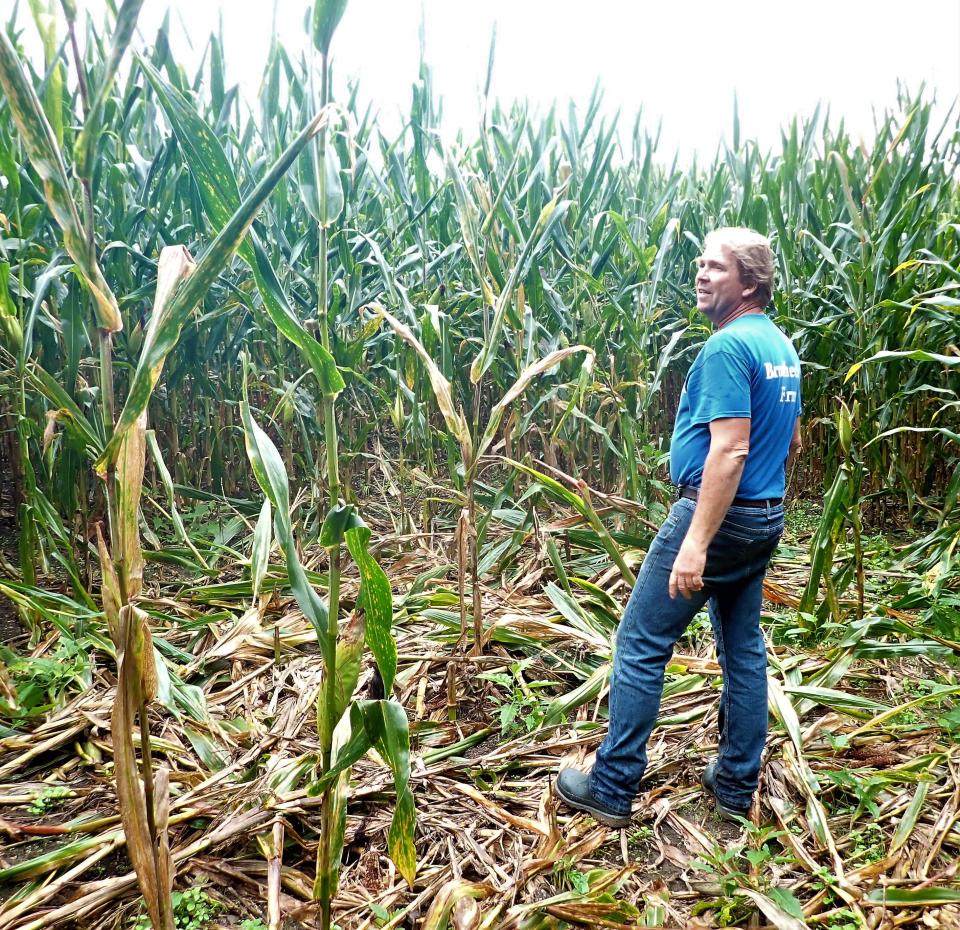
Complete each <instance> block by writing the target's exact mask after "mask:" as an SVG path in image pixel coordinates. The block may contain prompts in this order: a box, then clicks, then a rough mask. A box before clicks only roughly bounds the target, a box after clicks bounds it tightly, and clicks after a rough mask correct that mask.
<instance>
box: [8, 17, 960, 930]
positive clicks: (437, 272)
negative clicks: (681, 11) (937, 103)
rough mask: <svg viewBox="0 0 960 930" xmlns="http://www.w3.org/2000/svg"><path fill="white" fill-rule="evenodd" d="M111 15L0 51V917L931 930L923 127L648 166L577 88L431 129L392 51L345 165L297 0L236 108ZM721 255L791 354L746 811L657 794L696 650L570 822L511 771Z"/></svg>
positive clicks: (425, 79)
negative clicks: (541, 107) (712, 238)
mask: <svg viewBox="0 0 960 930" xmlns="http://www.w3.org/2000/svg"><path fill="white" fill-rule="evenodd" d="M142 4H143V0H123V2H122V3H121V4H120V5H119V7H118V8H114V9H113V10H112V11H111V12H110V14H109V15H108V19H107V21H106V22H102V23H99V22H94V21H93V20H92V19H91V18H90V17H89V16H80V15H78V14H77V12H76V10H75V9H74V5H73V3H72V2H66V0H64V2H62V3H61V4H54V3H53V0H49V3H47V2H45V0H33V2H31V3H30V4H29V11H26V10H25V11H20V13H19V14H18V12H17V10H16V9H15V10H14V12H13V15H12V16H11V18H10V20H9V21H8V22H6V23H5V24H4V25H3V27H2V30H0V87H2V90H3V96H2V99H0V359H2V364H0V836H3V837H4V845H3V846H0V927H2V928H7V927H9V928H16V930H39V928H42V927H57V926H62V927H84V928H87V927H90V928H94V927H95V928H108V927H110V928H113V927H136V928H139V927H144V928H148V927H153V928H156V930H172V928H174V927H183V928H187V927H189V928H191V930H200V928H201V927H205V926H209V927H216V926H221V927H241V928H246V930H255V928H267V927H269V928H270V930H277V928H280V927H300V926H317V927H322V928H323V930H329V928H331V927H334V926H338V927H340V928H342V930H347V928H374V927H385V928H399V927H410V928H413V927H418V928H419V927H422V928H429V930H443V928H445V927H450V928H457V930H466V928H485V930H493V928H505V930H506V928H516V930H553V928H557V930H559V928H566V927H582V926H586V927H600V926H603V927H617V926H623V927H641V926H643V927H655V926H668V927H692V926H700V927H717V926H751V927H776V928H778V930H784V928H788V930H798V928H803V927H822V928H832V930H848V928H861V927H862V928H868V927H869V928H872V930H876V928H891V930H892V928H894V927H921V926H923V927H944V928H948V927H960V880H958V876H957V861H958V857H960V750H958V746H960V700H958V695H960V679H958V671H957V670H958V661H957V660H958V655H960V566H958V565H957V564H956V563H955V556H956V549H957V543H958V540H960V509H958V497H960V468H958V460H960V418H958V413H957V411H958V407H960V398H958V395H957V384H956V376H955V372H954V369H955V366H957V365H958V364H960V351H958V349H957V346H958V345H960V323H958V316H957V311H958V308H960V222H958V217H960V184H958V177H960V174H958V168H960V124H958V120H957V116H956V111H955V110H950V112H949V114H948V115H947V117H946V120H945V121H944V122H939V121H937V120H935V119H934V117H933V114H934V112H935V108H934V105H933V101H932V100H931V99H929V98H928V96H925V95H924V94H923V93H922V92H910V91H908V90H907V89H906V88H904V89H902V90H901V92H900V95H899V98H898V99H897V100H896V101H895V102H892V103H891V105H890V106H889V108H888V109H887V110H886V111H885V112H883V113H882V114H881V115H880V116H878V118H877V123H876V127H875V134H874V136H873V138H872V139H868V140H866V141H862V140H860V139H854V138H852V137H851V135H850V134H849V133H848V132H847V131H846V130H845V129H844V126H843V124H842V122H840V121H837V120H836V119H832V118H829V117H828V116H827V115H826V113H825V112H822V111H820V110H818V111H816V112H814V113H812V114H808V115H806V116H804V117H801V116H798V117H796V118H793V119H791V120H790V121H789V122H787V123H786V125H785V126H784V129H783V133H782V139H781V143H780V144H779V145H778V146H776V147H774V148H773V149H772V150H769V151H767V150H764V149H761V148H760V146H759V145H758V144H757V143H756V142H755V141H753V140H750V139H746V138H742V137H741V133H740V128H739V125H738V124H737V122H736V111H735V109H734V117H733V120H734V122H733V126H732V135H731V139H732V141H731V143H730V144H729V145H722V146H721V147H720V148H719V149H718V150H717V153H716V155H715V157H714V158H713V160H712V161H703V162H698V161H694V162H693V163H691V164H688V165H681V164H679V163H678V162H676V161H674V163H673V164H669V165H668V164H667V163H666V162H665V161H664V160H663V158H662V153H661V152H659V151H658V139H657V135H656V134H655V133H653V132H652V131H651V130H650V129H649V128H648V127H647V126H646V125H645V124H644V123H643V122H642V121H640V120H638V121H637V122H636V124H634V125H632V126H625V125H623V124H622V123H620V122H618V121H616V120H613V119H611V118H610V117H609V116H605V115H604V108H603V105H602V91H601V90H599V89H598V90H597V91H595V92H594V94H593V95H592V96H591V97H590V98H589V99H588V100H586V101H585V102H582V103H581V104H579V105H576V106H575V105H572V104H571V105H570V106H569V107H567V106H566V104H564V105H562V106H561V105H556V106H554V107H553V108H552V109H550V110H549V111H548V112H546V113H542V114H541V113H534V112H533V110H532V108H531V106H530V105H529V104H528V103H526V102H524V101H522V100H521V101H515V102H513V103H511V104H510V105H509V106H506V105H504V104H502V103H501V102H499V101H497V100H494V99H490V98H489V96H487V97H485V99H484V106H483V115H482V119H481V123H480V125H479V126H477V127H476V131H475V132H474V133H473V134H472V135H470V136H469V138H465V136H464V134H461V135H460V136H459V137H458V138H457V140H456V141H450V142H448V141H446V136H445V135H444V134H443V133H441V132H440V126H441V104H440V93H439V90H438V89H437V88H435V87H434V86H433V81H432V76H431V71H430V66H429V63H428V61H427V60H426V58H425V57H424V56H423V55H422V57H421V63H420V68H419V73H418V74H417V75H416V76H415V78H414V80H413V81H412V86H411V98H410V104H409V110H408V112H407V114H406V118H405V127H404V129H403V130H402V132H400V134H399V135H397V136H395V137H389V138H388V137H385V135H384V134H383V133H382V132H381V130H380V128H379V126H378V125H377V123H376V121H375V120H374V119H373V118H372V117H371V115H370V111H369V110H365V109H362V108H361V107H360V106H359V105H358V99H359V89H358V88H357V87H356V86H354V85H346V86H344V85H342V84H340V83H338V81H337V80H335V79H334V75H333V74H332V72H331V68H330V54H331V47H333V48H335V47H336V32H337V29H338V26H340V21H341V17H342V16H343V13H344V11H345V9H346V7H347V0H316V2H315V4H314V6H313V7H311V8H310V9H309V10H305V13H306V16H305V20H304V21H305V24H306V28H307V29H308V30H309V32H310V37H311V40H312V41H311V43H310V51H309V53H308V54H305V55H304V56H302V57H300V58H293V57H291V56H290V55H289V54H288V52H287V50H286V49H285V48H284V46H283V45H282V44H281V43H280V42H279V41H278V40H277V39H276V37H275V38H274V41H273V43H272V45H271V51H270V55H269V58H268V61H267V64H266V68H265V71H264V74H263V80H262V87H261V93H260V94H259V96H258V98H257V99H256V100H255V101H246V100H244V99H243V98H242V97H241V95H240V94H239V92H238V89H237V88H236V87H231V86H228V83H227V81H226V79H225V69H224V62H225V59H226V56H228V55H229V54H230V49H229V48H224V45H223V42H222V40H221V38H220V37H219V36H218V35H212V36H211V37H210V38H209V41H208V43H207V45H206V49H205V54H204V57H203V63H202V65H201V66H200V68H199V70H198V71H197V72H196V73H195V74H192V73H188V72H187V71H186V70H185V68H184V67H183V66H182V65H181V64H179V63H178V60H177V57H176V56H177V50H176V48H174V47H173V44H172V40H171V32H170V29H169V28H168V26H167V25H164V26H163V27H162V28H161V30H160V32H159V33H158V34H157V35H156V36H155V37H152V36H143V35H141V34H140V33H139V32H138V30H137V19H138V15H139V13H140V9H141V6H142ZM28 31H32V35H33V36H39V39H40V43H39V46H38V48H41V49H42V55H40V54H38V55H35V56H31V55H29V54H27V52H26V48H27V47H28V43H27V42H26V34H27V32H28ZM29 47H32V45H30V46H29ZM495 67H496V48H495V44H491V50H490V68H491V69H493V68H495ZM486 86H487V87H489V86H490V75H489V74H488V75H487V80H486ZM440 90H442V89H440ZM727 225H735V226H749V227H752V228H754V229H757V230H760V231H761V232H763V233H765V234H767V235H769V237H770V239H771V242H772V245H773V247H774V252H775V255H776V260H777V286H776V289H775V294H774V301H773V305H772V308H770V310H769V312H770V314H771V316H772V317H773V319H774V320H775V321H776V322H777V324H778V325H779V326H780V327H781V328H782V329H783V330H784V331H785V332H787V333H788V334H790V336H791V338H792V339H793V341H794V344H795V345H796V347H797V350H798V352H799V355H800V357H801V359H802V361H803V393H804V414H803V432H804V435H803V442H804V451H803V453H802V454H801V456H800V458H799V460H798V461H797V462H796V463H795V464H794V468H793V473H792V475H790V481H789V488H790V498H791V503H790V508H791V509H790V511H789V514H788V532H787V534H786V536H785V537H784V541H783V543H782V544H781V547H780V549H779V551H778V554H777V556H776V557H775V560H774V562H773V564H772V566H771V570H770V573H769V575H768V577H767V580H766V582H765V587H764V594H765V603H764V632H765V635H766V638H767V643H768V661H769V674H770V679H769V680H770V712H771V735H770V740H769V742H768V746H767V752H766V756H765V763H764V770H763V773H762V776H761V788H760V792H759V805H758V806H757V807H756V812H757V814H756V816H755V817H754V820H753V822H751V823H746V824H744V825H743V827H742V828H739V827H736V828H735V827H731V826H730V825H718V823H717V822H716V820H715V819H714V818H713V817H712V815H711V814H710V813H709V810H708V809H707V808H706V807H705V806H704V804H703V799H702V795H701V793H700V790H699V788H698V785H697V776H696V773H697V772H698V771H699V769H700V768H702V765H703V763H704V762H705V761H707V760H709V758H710V757H711V754H712V753H713V752H714V751H715V748H716V742H717V712H718V705H719V700H718V699H719V680H720V666H719V665H718V663H717V661H716V655H715V652H714V646H713V642H712V639H711V636H710V631H709V625H708V624H707V623H706V621H705V620H704V621H703V622H700V620H697V621H695V623H694V624H693V626H691V628H690V630H689V631H688V633H687V635H686V636H685V637H684V639H683V640H681V642H680V643H679V644H678V652H677V653H676V654H675V656H674V659H673V662H672V664H671V665H670V666H669V667H668V670H667V681H666V689H665V692H664V703H663V706H662V708H661V717H660V719H659V721H658V726H657V729H656V730H655V732H654V736H653V739H652V742H651V755H650V759H651V764H650V767H649V769H648V775H647V778H646V779H645V782H644V788H643V794H642V795H641V804H640V806H639V807H638V808H636V809H635V812H634V819H633V824H632V827H631V828H630V829H628V830H625V831H611V830H609V829H606V828H604V827H602V826H600V825H598V824H597V823H596V822H594V821H593V820H591V819H590V818H589V817H588V816H585V815H580V814H578V815H576V816H570V814H569V811H565V810H563V809H562V808H558V804H557V800H556V798H555V797H554V794H553V791H552V788H551V784H552V777H553V775H554V774H555V772H556V770H557V768H558V766H559V764H560V762H561V760H567V761H570V762H573V763H577V764H578V763H581V762H583V761H584V759H586V758H587V757H588V756H589V754H590V753H591V752H593V751H594V750H595V749H596V747H597V746H598V745H599V743H600V741H601V740H602V738H603V735H604V732H605V730H606V702H605V698H606V693H607V687H608V675H609V668H610V658H611V641H612V636H613V634H614V632H615V630H616V627H617V623H618V622H619V618H620V613H621V611H622V609H623V606H624V604H625V603H626V599H627V597H628V596H629V593H630V590H631V587H632V584H633V581H634V579H635V572H636V570H637V567H638V566H639V564H640V562H641V561H642V558H643V554H644V552H645V550H646V548H647V546H648V545H649V543H650V540H651V539H652V536H653V534H654V533H655V532H656V529H657V526H658V524H659V522H661V520H662V518H663V516H664V515H665V513H666V510H667V509H668V508H669V504H670V501H671V497H672V495H673V493H674V491H673V489H671V487H670V486H669V482H668V480H667V469H666V461H667V456H668V453H669V443H670V436H671V431H672V425H673V420H674V415H675V413H676V409H677V404H678V400H679V395H680V391H681V388H682V386H683V383H684V377H685V374H686V371H687V369H688V367H689V365H690V363H691V362H692V360H693V358H694V357H695V356H696V353H697V351H698V349H699V348H700V346H701V345H702V344H703V342H704V341H705V340H706V338H707V337H708V336H709V334H710V331H711V330H710V326H709V324H708V322H707V321H706V320H705V319H704V318H703V317H702V316H699V315H698V313H697V311H696V309H695V308H696V300H695V296H694V273H695V266H696V259H697V257H698V255H699V254H700V251H701V247H702V242H703V238H704V236H705V235H706V234H707V233H708V232H709V231H710V230H711V229H713V228H715V227H718V226H727Z"/></svg>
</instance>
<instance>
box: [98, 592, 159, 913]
mask: <svg viewBox="0 0 960 930" xmlns="http://www.w3.org/2000/svg"><path fill="white" fill-rule="evenodd" d="M146 619H147V615H146V614H145V613H144V612H143V611H142V610H139V609H138V608H136V607H133V606H131V605H129V604H127V605H125V606H124V607H122V608H121V610H120V621H119V631H118V643H117V665H118V681H117V697H116V700H115V701H114V704H113V713H112V714H111V720H110V732H111V736H112V738H113V759H114V768H115V772H116V778H117V800H118V801H119V806H120V819H121V821H122V822H123V832H124V834H125V835H126V838H127V852H128V854H129V856H130V861H131V862H132V863H133V866H134V869H135V870H136V873H137V881H138V882H139V884H140V891H141V892H142V894H143V900H144V903H145V905H146V908H147V913H148V915H149V916H150V921H151V922H152V924H153V926H154V927H155V928H161V930H172V927H173V924H172V923H167V924H164V922H163V917H162V916H161V912H162V909H161V905H160V897H161V895H162V893H163V891H162V888H161V883H160V875H158V872H157V855H156V850H155V849H154V846H153V841H152V838H151V836H150V828H149V822H148V820H147V803H146V797H145V795H144V791H143V785H142V783H141V781H140V775H139V771H138V768H137V757H136V753H135V752H134V749H133V727H134V720H135V718H136V715H137V710H138V708H139V706H140V700H141V696H142V695H143V692H144V690H145V689H144V688H143V687H142V685H141V683H142V682H143V680H144V677H145V674H144V673H145V672H147V674H150V672H149V671H148V670H147V669H145V665H146V663H147V662H149V664H150V668H151V669H152V665H153V649H152V647H149V641H147V640H145V638H144V630H145V629H146ZM148 647H149V649H148ZM152 677H153V680H154V682H155V681H156V671H155V670H152ZM141 723H142V724H143V725H144V726H145V725H146V721H141ZM164 880H165V881H166V877H164Z"/></svg>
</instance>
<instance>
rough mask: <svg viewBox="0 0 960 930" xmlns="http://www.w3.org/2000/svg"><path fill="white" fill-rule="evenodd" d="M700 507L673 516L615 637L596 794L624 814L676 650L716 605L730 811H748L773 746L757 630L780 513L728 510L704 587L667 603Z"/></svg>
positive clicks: (721, 792)
mask: <svg viewBox="0 0 960 930" xmlns="http://www.w3.org/2000/svg"><path fill="white" fill-rule="evenodd" d="M695 508H696V503H695V502H694V501H692V500H687V499H686V498H681V499H680V500H678V501H677V502H676V503H675V504H674V505H673V507H672V508H671V509H670V513H669V515H668V516H667V519H666V521H665V522H664V524H663V526H661V527H660V531H659V532H658V533H657V535H656V538H655V539H654V540H653V543H652V544H651V546H650V550H649V552H648V553H647V557H646V558H645V559H644V560H643V565H642V567H641V569H640V574H639V576H638V577H637V583H636V585H635V586H634V589H633V593H632V594H631V595H630V601H629V603H628V604H627V609H626V611H625V612H624V615H623V620H622V621H621V623H620V628H619V630H618V632H617V643H616V650H615V653H614V661H613V676H612V678H611V682H610V728H609V730H608V732H607V736H606V738H605V739H604V741H603V744H602V745H601V746H600V749H599V750H598V751H597V759H596V763H595V765H594V767H593V772H592V773H591V777H590V788H591V791H592V792H593V794H594V796H595V797H596V798H598V799H599V800H601V801H603V802H604V803H605V804H607V805H609V806H610V807H611V808H612V809H614V810H616V811H617V812H619V813H627V812H629V810H630V806H631V804H632V802H633V798H634V796H635V795H636V794H637V792H638V790H639V788H640V779H641V778H642V777H643V772H644V769H645V768H646V765H647V750H646V745H647V739H648V738H649V736H650V733H651V731H652V730H653V726H654V723H655V722H656V719H657V714H658V712H659V710H660V697H661V694H662V693H663V673H664V669H665V668H666V665H667V662H669V661H670V657H671V656H672V654H673V647H674V644H675V643H676V642H677V640H678V639H679V638H680V637H681V636H682V635H683V632H684V630H686V628H687V626H688V624H689V623H690V621H691V620H692V619H693V618H694V616H695V615H696V613H697V611H699V610H700V608H701V607H703V605H704V604H705V603H706V602H707V601H708V600H709V612H710V623H711V625H712V626H713V633H714V636H715V637H716V641H717V658H718V660H719V662H720V667H721V669H722V670H723V692H722V694H721V696H720V720H719V724H720V752H719V756H718V760H717V768H716V794H717V797H718V798H719V799H720V800H721V801H722V802H723V803H724V804H725V805H727V806H728V807H732V808H735V809H737V810H743V809H745V808H747V807H749V806H750V803H751V800H752V798H753V793H754V791H756V788H757V778H758V775H759V772H760V756H761V754H762V753H763V746H764V743H765V742H766V738H767V653H766V648H765V646H764V642H763V635H762V634H761V632H760V605H761V602H762V597H763V576H764V574H765V572H766V569H767V563H768V562H769V561H770V557H771V556H772V555H773V552H774V550H775V549H776V547H777V543H778V542H779V540H780V535H781V534H782V533H783V505H782V504H779V505H776V506H770V507H766V508H754V507H736V506H735V507H731V508H730V510H729V511H728V512H727V515H726V517H725V518H724V521H723V523H722V524H721V526H720V529H719V530H718V531H717V534H716V536H715V537H714V539H713V541H712V542H711V543H710V546H709V547H708V549H707V564H706V569H705V570H704V573H703V588H702V589H701V590H700V591H697V592H695V593H694V594H693V596H692V597H691V598H690V600H687V599H686V598H685V597H683V595H681V594H677V596H676V598H674V599H672V600H671V598H670V595H669V593H668V582H669V579H670V572H671V570H672V568H673V563H674V560H675V559H676V557H677V553H678V552H679V550H680V544H681V543H682V542H683V539H684V537H685V536H686V534H687V529H688V528H689V526H690V521H691V519H692V518H693V512H694V509H695Z"/></svg>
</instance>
